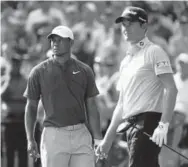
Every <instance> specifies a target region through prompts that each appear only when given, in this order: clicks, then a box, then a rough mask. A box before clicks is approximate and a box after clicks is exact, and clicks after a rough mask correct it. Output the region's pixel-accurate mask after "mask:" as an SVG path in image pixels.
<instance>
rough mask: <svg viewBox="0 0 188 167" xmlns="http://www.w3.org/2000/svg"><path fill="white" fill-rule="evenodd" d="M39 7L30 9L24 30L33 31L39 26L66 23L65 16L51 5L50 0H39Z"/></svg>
mask: <svg viewBox="0 0 188 167" xmlns="http://www.w3.org/2000/svg"><path fill="white" fill-rule="evenodd" d="M38 4H39V7H38V8H37V9H35V10H33V11H31V12H30V13H29V15H28V19H27V22H26V30H27V31H28V32H33V31H34V32H35V31H36V30H37V29H38V28H39V27H41V26H45V25H51V26H52V27H54V26H56V25H59V24H64V25H65V24H66V21H65V16H64V14H63V13H62V11H60V10H59V9H57V8H54V7H53V4H52V2H50V1H39V2H38Z"/></svg>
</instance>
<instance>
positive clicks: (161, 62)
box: [151, 46, 177, 147]
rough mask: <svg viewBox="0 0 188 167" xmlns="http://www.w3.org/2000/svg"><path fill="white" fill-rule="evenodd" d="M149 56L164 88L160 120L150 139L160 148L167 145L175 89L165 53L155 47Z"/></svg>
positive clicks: (175, 93) (174, 100)
mask: <svg viewBox="0 0 188 167" xmlns="http://www.w3.org/2000/svg"><path fill="white" fill-rule="evenodd" d="M151 56H152V60H153V67H154V71H155V74H156V75H157V77H158V78H159V80H160V81H161V83H162V85H163V87H164V96H163V97H164V98H163V108H162V111H161V112H162V116H161V120H160V122H159V125H158V126H157V128H156V129H155V130H154V132H153V135H152V137H151V140H152V141H153V142H155V143H156V144H157V145H159V146H160V147H161V146H162V144H163V143H164V144H167V133H168V127H169V123H170V121H171V119H172V115H173V111H174V106H175V102H176V96H177V89H176V85H175V82H174V78H173V71H172V67H171V63H170V60H169V57H168V55H167V54H166V53H165V51H164V50H163V49H162V48H161V47H159V46H155V47H153V48H152V52H151Z"/></svg>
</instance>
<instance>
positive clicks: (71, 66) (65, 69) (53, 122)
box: [24, 26, 102, 167]
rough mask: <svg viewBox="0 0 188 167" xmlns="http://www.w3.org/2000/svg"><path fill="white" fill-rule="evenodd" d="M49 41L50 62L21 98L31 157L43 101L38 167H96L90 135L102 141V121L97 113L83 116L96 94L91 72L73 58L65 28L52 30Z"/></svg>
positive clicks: (35, 75)
mask: <svg viewBox="0 0 188 167" xmlns="http://www.w3.org/2000/svg"><path fill="white" fill-rule="evenodd" d="M48 39H50V42H51V47H52V51H53V56H52V57H51V58H49V59H47V60H46V61H44V62H42V63H40V64H39V65H37V66H35V67H34V68H33V69H32V71H31V73H30V75H29V79H28V84H27V88H26V91H25V93H24V96H25V97H27V105H26V111H25V127H26V133H27V140H28V150H29V153H30V155H31V156H32V157H34V158H37V157H39V154H38V150H37V146H36V142H35V140H34V137H33V131H34V125H35V121H36V114H37V107H38V102H39V99H41V100H42V103H43V106H44V110H45V117H44V123H43V125H44V130H43V133H42V137H41V146H40V151H41V162H42V167H54V166H56V167H60V166H61V167H62V166H63V167H69V166H70V167H88V166H92V167H94V162H95V161H94V159H95V158H94V151H93V149H92V136H91V134H90V130H91V132H92V134H93V137H94V139H102V135H101V132H100V122H99V121H100V117H99V113H98V112H97V111H93V110H92V111H91V110H88V112H87V110H86V105H85V104H86V102H89V103H93V101H94V99H93V98H90V97H94V96H96V95H97V94H98V93H99V92H98V89H97V87H96V84H95V78H94V75H93V72H92V70H91V68H90V67H89V66H87V65H85V64H83V63H82V62H80V61H77V60H75V59H72V58H71V46H72V44H73V40H74V36H73V33H72V31H71V30H70V29H69V28H68V27H65V26H57V27H55V28H54V29H53V30H52V33H51V34H50V35H49V36H48ZM86 115H88V116H86ZM91 118H92V119H91ZM88 120H89V121H88ZM88 127H90V128H88ZM89 129H90V130H89Z"/></svg>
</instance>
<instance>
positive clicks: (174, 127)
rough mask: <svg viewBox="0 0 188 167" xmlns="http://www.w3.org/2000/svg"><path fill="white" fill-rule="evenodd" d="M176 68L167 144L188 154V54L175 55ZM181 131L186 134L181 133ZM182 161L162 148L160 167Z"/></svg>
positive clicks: (181, 162)
mask: <svg viewBox="0 0 188 167" xmlns="http://www.w3.org/2000/svg"><path fill="white" fill-rule="evenodd" d="M176 68H177V73H176V74H175V75H174V80H175V83H176V87H177V89H178V95H177V100H176V105H175V109H174V110H175V112H174V115H173V119H172V121H171V125H170V129H169V134H168V145H169V146H172V148H174V149H176V150H177V151H180V152H183V154H184V155H185V156H188V142H185V141H186V140H185V138H187V139H188V126H187V125H188V54H185V53H182V54H180V55H179V56H178V57H177V60H176ZM183 131H184V132H185V133H186V134H183ZM184 162H186V160H184V159H183V158H181V157H180V156H179V155H178V154H176V153H174V152H172V151H170V150H168V149H166V148H163V149H162V151H161V165H162V167H177V166H180V165H182V164H183V163H184ZM187 165H188V164H187Z"/></svg>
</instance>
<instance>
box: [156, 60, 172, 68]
mask: <svg viewBox="0 0 188 167" xmlns="http://www.w3.org/2000/svg"><path fill="white" fill-rule="evenodd" d="M156 66H157V68H160V67H169V66H170V63H169V61H161V62H158V63H157V64H156Z"/></svg>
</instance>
